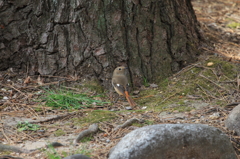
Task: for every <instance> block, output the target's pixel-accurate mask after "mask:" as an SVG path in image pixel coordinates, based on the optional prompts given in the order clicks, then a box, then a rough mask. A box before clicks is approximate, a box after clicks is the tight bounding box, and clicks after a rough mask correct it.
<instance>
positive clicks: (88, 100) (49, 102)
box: [43, 89, 108, 109]
mask: <svg viewBox="0 0 240 159" xmlns="http://www.w3.org/2000/svg"><path fill="white" fill-rule="evenodd" d="M94 97H96V96H94ZM94 97H90V96H88V95H86V94H83V93H81V94H77V93H75V92H73V91H71V90H65V89H59V90H47V91H46V94H45V96H44V97H43V99H44V100H45V102H46V106H49V107H53V108H57V109H84V108H89V107H92V106H93V105H103V104H105V103H108V102H103V101H101V100H95V99H94Z"/></svg>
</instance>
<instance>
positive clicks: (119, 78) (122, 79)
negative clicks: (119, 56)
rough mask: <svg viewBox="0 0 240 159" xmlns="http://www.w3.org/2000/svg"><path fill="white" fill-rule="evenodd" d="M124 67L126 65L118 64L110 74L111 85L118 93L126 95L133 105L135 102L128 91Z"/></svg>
mask: <svg viewBox="0 0 240 159" xmlns="http://www.w3.org/2000/svg"><path fill="white" fill-rule="evenodd" d="M126 69H127V68H126V67H124V66H120V67H117V68H116V69H115V70H114V72H113V76H112V85H113V87H114V89H115V91H116V92H117V93H118V94H119V95H123V96H125V97H126V99H127V101H128V103H129V104H130V106H135V105H136V103H135V102H134V101H133V99H132V98H131V97H130V95H129V93H128V88H129V83H128V78H127V71H126Z"/></svg>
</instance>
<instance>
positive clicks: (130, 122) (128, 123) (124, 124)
mask: <svg viewBox="0 0 240 159" xmlns="http://www.w3.org/2000/svg"><path fill="white" fill-rule="evenodd" d="M135 122H140V120H139V119H136V118H132V119H129V120H127V121H126V122H125V123H123V124H122V125H118V126H117V127H116V128H115V129H114V130H113V131H116V130H118V129H120V128H122V129H124V128H126V127H127V126H130V125H132V124H133V123H135Z"/></svg>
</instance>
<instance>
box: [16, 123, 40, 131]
mask: <svg viewBox="0 0 240 159" xmlns="http://www.w3.org/2000/svg"><path fill="white" fill-rule="evenodd" d="M39 127H40V126H39V125H37V124H31V123H29V122H28V121H25V122H18V124H17V128H18V131H27V130H30V131H36V130H38V129H39Z"/></svg>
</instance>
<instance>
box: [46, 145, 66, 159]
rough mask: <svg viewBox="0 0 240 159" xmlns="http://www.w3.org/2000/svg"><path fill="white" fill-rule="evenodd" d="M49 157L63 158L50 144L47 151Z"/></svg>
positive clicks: (49, 158)
mask: <svg viewBox="0 0 240 159" xmlns="http://www.w3.org/2000/svg"><path fill="white" fill-rule="evenodd" d="M46 155H47V158H48V159H61V158H62V157H61V156H60V155H59V154H58V153H57V151H56V150H55V149H54V147H53V146H49V149H48V150H47V151H46Z"/></svg>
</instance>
